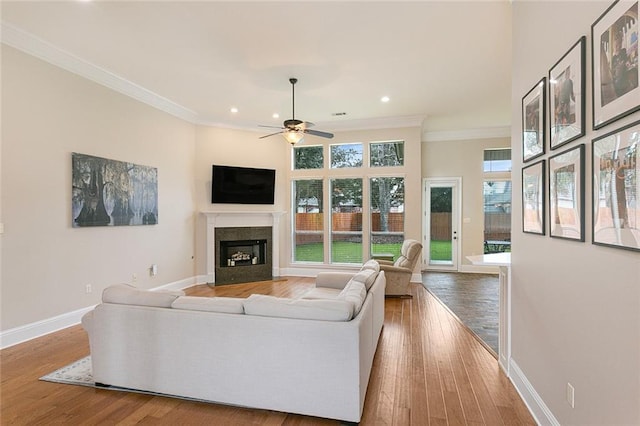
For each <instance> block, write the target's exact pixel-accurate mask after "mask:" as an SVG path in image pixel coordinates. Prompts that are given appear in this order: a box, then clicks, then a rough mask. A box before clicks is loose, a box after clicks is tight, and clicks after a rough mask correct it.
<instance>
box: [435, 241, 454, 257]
mask: <svg viewBox="0 0 640 426" xmlns="http://www.w3.org/2000/svg"><path fill="white" fill-rule="evenodd" d="M431 260H452V259H451V241H431Z"/></svg>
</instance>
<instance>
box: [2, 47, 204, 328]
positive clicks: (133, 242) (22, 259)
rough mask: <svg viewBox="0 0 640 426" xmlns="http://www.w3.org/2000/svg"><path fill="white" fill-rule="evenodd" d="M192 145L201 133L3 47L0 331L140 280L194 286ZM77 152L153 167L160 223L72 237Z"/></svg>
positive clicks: (85, 230) (93, 300) (92, 230)
mask: <svg viewBox="0 0 640 426" xmlns="http://www.w3.org/2000/svg"><path fill="white" fill-rule="evenodd" d="M194 141H195V126H194V125H191V124H188V123H186V122H184V121H183V120H179V119H177V118H174V117H172V116H169V115H167V114H166V113H163V112H160V111H158V110H156V109H154V108H151V107H149V106H146V105H144V104H141V103H139V102H137V101H134V100H132V99H131V98H129V97H126V96H124V95H121V94H118V93H116V92H114V91H112V90H110V89H107V88H104V87H102V86H100V85H98V84H95V83H92V82H90V81H89V80H86V79H84V78H82V77H79V76H77V75H74V74H71V73H69V72H67V71H64V70H62V69H60V68H57V67H55V66H52V65H50V64H48V63H45V62H42V61H40V60H39V59H36V58H34V57H32V56H29V55H26V54H24V53H21V52H19V51H17V50H15V49H13V48H10V47H7V46H5V45H3V46H2V168H1V171H2V176H1V186H2V189H1V191H2V221H3V222H4V225H5V232H4V234H3V235H2V273H1V277H2V282H1V287H2V290H1V291H2V300H1V308H2V313H1V317H0V318H1V322H2V325H1V327H2V330H3V331H4V330H7V329H12V328H15V327H19V326H22V325H25V324H30V323H34V322H37V321H40V320H44V319H47V318H51V317H54V316H57V315H61V314H64V313H68V312H71V311H74V310H78V309H81V308H84V307H87V306H91V305H93V304H96V303H98V302H99V300H100V295H101V291H102V289H103V288H104V287H106V286H108V285H110V284H113V283H118V282H130V281H131V279H132V274H133V273H136V274H137V275H138V282H137V283H136V285H138V286H140V287H143V288H150V287H157V286H161V285H164V284H167V283H171V282H175V281H179V280H183V279H186V278H191V277H193V276H194V271H195V269H194V261H193V259H192V256H194V254H195V252H194V249H195V247H194V221H195V217H194V209H195V188H194V174H193V170H194ZM72 152H78V153H83V154H90V155H95V156H100V157H106V158H110V159H114V160H120V161H127V162H132V163H136V164H140V165H146V166H152V167H156V168H157V169H158V191H159V196H158V202H159V212H158V217H159V223H158V224H157V225H153V226H123V227H96V228H72V227H71V220H72V218H71V153H72ZM152 263H155V264H157V265H158V275H157V277H155V278H153V279H152V278H150V277H149V274H148V270H147V269H148V268H149V267H150V265H151V264H152ZM86 284H91V285H92V287H93V292H92V293H91V294H86V293H85V285H86Z"/></svg>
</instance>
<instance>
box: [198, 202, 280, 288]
mask: <svg viewBox="0 0 640 426" xmlns="http://www.w3.org/2000/svg"><path fill="white" fill-rule="evenodd" d="M284 213H285V212H276V211H269V212H264V211H203V212H202V214H203V215H204V216H206V218H207V236H206V239H207V254H206V256H207V276H206V281H207V283H208V284H210V285H218V284H232V283H240V282H249V281H260V280H269V279H272V278H273V277H277V276H279V275H280V244H279V239H280V218H281V217H282V216H283V215H284ZM254 240H255V241H260V240H266V244H265V247H264V256H263V260H262V263H260V261H259V259H260V252H259V251H258V253H257V254H254V255H253V256H252V257H251V259H252V261H253V257H256V258H257V259H256V264H253V263H251V264H248V263H246V262H245V263H243V262H242V261H241V262H240V264H239V265H238V264H235V265H234V266H230V263H231V262H229V265H227V259H229V258H230V257H229V256H228V255H222V256H221V255H220V253H221V248H220V241H254ZM251 246H253V244H251ZM240 251H243V250H240ZM251 253H252V254H253V253H254V252H253V247H252V248H251Z"/></svg>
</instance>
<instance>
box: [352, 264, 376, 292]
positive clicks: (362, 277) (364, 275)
mask: <svg viewBox="0 0 640 426" xmlns="http://www.w3.org/2000/svg"><path fill="white" fill-rule="evenodd" d="M376 263H377V262H376ZM377 276H378V272H376V271H374V270H372V269H365V270H362V271H360V272H358V273H357V274H355V275H354V276H353V278H351V280H352V281H358V282H361V283H362V284H364V286H365V288H366V289H367V291H369V289H370V288H371V286H372V285H373V283H374V282H375V280H376V277H377Z"/></svg>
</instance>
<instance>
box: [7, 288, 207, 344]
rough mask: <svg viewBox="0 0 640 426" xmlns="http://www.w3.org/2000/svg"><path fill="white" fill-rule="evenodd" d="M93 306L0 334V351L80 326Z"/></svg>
mask: <svg viewBox="0 0 640 426" xmlns="http://www.w3.org/2000/svg"><path fill="white" fill-rule="evenodd" d="M199 279H200V277H191V278H185V279H183V280H179V281H175V282H172V283H169V284H164V285H161V286H158V287H154V288H152V290H183V289H185V288H189V287H192V286H194V285H195V284H197V283H198V282H204V281H199ZM95 306H96V305H91V306H88V307H86V308H82V309H78V310H76V311H73V312H67V313H64V314H61V315H58V316H55V317H52V318H47V319H44V320H41V321H36V322H33V323H31V324H26V325H22V326H20V327H15V328H12V329H9V330H5V331H3V332H0V349H5V348H8V347H10V346H14V345H17V344H19V343H23V342H26V341H28V340H31V339H35V338H37V337H42V336H45V335H47V334H49V333H53V332H56V331H59V330H62V329H64V328H68V327H72V326H74V325H77V324H80V320H81V319H82V316H83V315H84V314H86V313H87V312H89V311H90V310H92V309H93V308H94V307H95Z"/></svg>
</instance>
